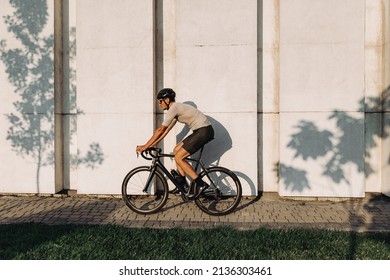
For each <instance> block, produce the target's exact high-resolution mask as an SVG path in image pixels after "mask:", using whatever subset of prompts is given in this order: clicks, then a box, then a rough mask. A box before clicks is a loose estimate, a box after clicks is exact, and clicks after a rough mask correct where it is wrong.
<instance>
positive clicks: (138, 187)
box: [122, 166, 169, 214]
mask: <svg viewBox="0 0 390 280" xmlns="http://www.w3.org/2000/svg"><path fill="white" fill-rule="evenodd" d="M150 173H151V168H150V167H149V166H140V167H137V168H135V169H133V170H131V171H130V172H129V173H128V174H127V175H126V176H125V178H124V179H123V183H122V198H123V200H124V202H125V203H126V205H127V206H128V207H129V208H130V209H131V210H133V211H134V212H136V213H139V214H153V213H156V212H158V211H159V210H160V209H161V208H162V207H164V205H165V203H166V202H167V199H168V196H169V189H168V183H167V181H166V179H165V178H164V176H163V175H162V174H161V172H160V171H158V170H156V171H155V172H154V176H153V178H152V180H151V184H150V186H148V187H147V189H146V192H143V189H144V188H145V185H146V183H147V179H148V178H149V176H150Z"/></svg>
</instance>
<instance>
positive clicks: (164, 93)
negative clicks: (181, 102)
mask: <svg viewBox="0 0 390 280" xmlns="http://www.w3.org/2000/svg"><path fill="white" fill-rule="evenodd" d="M175 97H176V93H175V92H174V91H173V89H171V88H163V89H162V90H160V91H159V92H158V94H157V99H159V100H164V99H165V98H169V100H170V101H175Z"/></svg>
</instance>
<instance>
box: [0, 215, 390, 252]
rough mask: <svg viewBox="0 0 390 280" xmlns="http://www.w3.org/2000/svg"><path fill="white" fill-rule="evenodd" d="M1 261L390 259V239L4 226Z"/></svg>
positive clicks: (297, 233) (379, 235) (286, 232)
mask: <svg viewBox="0 0 390 280" xmlns="http://www.w3.org/2000/svg"><path fill="white" fill-rule="evenodd" d="M0 259H2V260H11V259H28V260H33V259H39V260H51V259H59V260H79V259H88V260H124V259H137V260H150V259H153V260H157V259H161V260H175V259H179V260H188V259H199V260H210V259H224V260H251V259H253V260H260V259H267V260H308V259H316V260H318V259H320V260H325V259H332V260H344V259H382V260H389V259H390V233H365V234H363V233H353V232H352V233H351V232H339V231H326V230H303V229H289V230H271V229H257V230H251V231H237V230H234V229H231V228H216V229H204V230H202V229H196V230H195V229H149V228H145V229H129V228H123V227H119V226H110V225H100V226H79V225H58V226H48V225H44V224H36V223H31V224H10V225H0Z"/></svg>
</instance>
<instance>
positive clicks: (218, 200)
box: [122, 146, 242, 216]
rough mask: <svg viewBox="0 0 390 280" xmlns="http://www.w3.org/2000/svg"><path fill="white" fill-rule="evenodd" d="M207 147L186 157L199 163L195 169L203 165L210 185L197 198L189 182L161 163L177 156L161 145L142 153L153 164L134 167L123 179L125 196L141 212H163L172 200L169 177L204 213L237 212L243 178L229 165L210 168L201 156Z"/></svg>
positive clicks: (182, 195) (123, 195)
mask: <svg viewBox="0 0 390 280" xmlns="http://www.w3.org/2000/svg"><path fill="white" fill-rule="evenodd" d="M203 148H204V146H203V147H202V148H201V150H200V153H199V155H198V156H197V157H196V158H190V157H188V158H186V160H187V161H188V162H191V163H192V164H195V168H194V170H198V168H200V173H198V174H199V176H201V178H202V179H203V181H205V182H206V183H207V184H208V185H209V187H208V188H206V189H205V190H203V192H201V193H200V194H199V195H198V196H197V197H195V198H193V199H191V198H189V194H190V191H191V188H190V186H189V185H188V184H187V183H186V184H185V185H184V186H183V185H180V184H178V183H177V182H176V180H175V178H174V176H173V175H172V174H171V172H169V171H168V169H167V168H166V167H165V166H164V164H163V163H162V162H161V158H173V157H174V155H172V154H164V153H162V150H161V149H159V148H149V149H148V150H146V151H144V152H142V153H141V156H142V157H143V158H145V159H147V160H151V161H152V164H151V165H150V166H140V167H136V168H134V169H133V170H131V171H130V172H129V173H128V174H127V175H126V176H125V178H124V179H123V183H122V198H123V200H124V202H125V203H126V205H127V206H128V207H129V208H130V209H131V210H133V211H134V212H136V213H139V214H153V213H156V212H158V211H160V210H161V209H162V208H163V207H164V205H165V204H166V202H167V200H168V196H169V188H168V181H167V180H170V181H171V182H173V184H174V185H175V186H176V188H177V189H178V190H179V191H180V196H181V198H182V199H183V201H185V202H187V201H189V200H194V201H195V203H196V205H197V206H198V207H199V208H200V209H201V210H202V211H203V212H205V213H207V214H209V215H213V216H221V215H227V214H229V213H231V212H233V211H234V210H235V209H236V208H237V206H238V204H239V203H240V201H241V197H242V188H241V183H240V180H239V179H238V177H237V176H236V175H235V174H234V172H232V171H231V170H229V169H227V168H225V167H220V166H212V167H206V165H205V164H204V162H203V161H202V159H201V157H202V153H203ZM164 175H165V176H164Z"/></svg>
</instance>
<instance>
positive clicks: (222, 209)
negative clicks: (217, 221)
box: [195, 167, 242, 216]
mask: <svg viewBox="0 0 390 280" xmlns="http://www.w3.org/2000/svg"><path fill="white" fill-rule="evenodd" d="M200 176H201V178H202V179H203V181H205V182H206V183H207V184H208V185H209V188H207V189H206V190H205V191H204V192H203V193H202V195H201V196H200V197H199V198H198V199H196V200H195V203H196V205H198V207H199V208H200V209H201V210H202V211H203V212H205V213H207V214H209V215H214V216H221V215H226V214H229V213H231V212H233V211H234V209H236V207H237V206H238V204H239V203H240V201H241V197H242V188H241V183H240V180H239V179H238V177H237V176H236V174H234V173H233V172H232V171H230V170H229V169H227V168H224V167H211V168H209V169H207V170H205V171H203V172H202V173H201V174H200Z"/></svg>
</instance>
